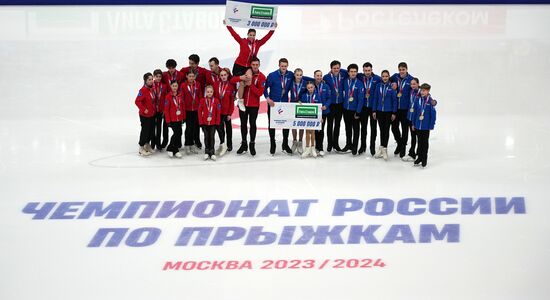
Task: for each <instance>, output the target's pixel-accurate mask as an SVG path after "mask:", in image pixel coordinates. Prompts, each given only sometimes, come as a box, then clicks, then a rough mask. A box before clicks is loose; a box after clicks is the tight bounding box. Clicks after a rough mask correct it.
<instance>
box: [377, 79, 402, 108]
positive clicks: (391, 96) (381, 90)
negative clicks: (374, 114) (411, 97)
mask: <svg viewBox="0 0 550 300" xmlns="http://www.w3.org/2000/svg"><path fill="white" fill-rule="evenodd" d="M384 95H385V96H384ZM371 96H374V99H373V103H374V104H373V109H372V110H373V111H383V112H393V113H395V112H397V92H396V91H395V90H393V89H392V88H391V83H389V82H388V83H386V84H384V83H383V82H380V83H379V84H378V85H377V86H376V90H374V95H371Z"/></svg>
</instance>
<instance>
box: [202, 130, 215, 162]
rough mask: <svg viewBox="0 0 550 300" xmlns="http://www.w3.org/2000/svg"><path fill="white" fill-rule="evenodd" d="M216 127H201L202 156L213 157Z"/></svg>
mask: <svg viewBox="0 0 550 300" xmlns="http://www.w3.org/2000/svg"><path fill="white" fill-rule="evenodd" d="M216 127H218V126H216V125H203V126H202V131H203V133H204V154H208V155H214V143H215V141H216V140H215V138H214V137H215V136H216Z"/></svg>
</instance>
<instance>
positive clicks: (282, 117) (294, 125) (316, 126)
mask: <svg viewBox="0 0 550 300" xmlns="http://www.w3.org/2000/svg"><path fill="white" fill-rule="evenodd" d="M322 120H323V119H322V110H321V104H299V103H289V102H275V106H273V107H271V112H270V119H269V127H270V128H274V129H312V130H321V124H322V123H321V122H322Z"/></svg>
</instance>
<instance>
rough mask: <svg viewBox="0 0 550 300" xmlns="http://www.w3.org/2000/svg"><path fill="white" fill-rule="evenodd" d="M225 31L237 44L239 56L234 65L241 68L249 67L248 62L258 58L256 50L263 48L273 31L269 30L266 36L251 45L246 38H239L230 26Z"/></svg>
mask: <svg viewBox="0 0 550 300" xmlns="http://www.w3.org/2000/svg"><path fill="white" fill-rule="evenodd" d="M227 30H229V32H230V33H231V35H232V36H233V38H234V39H235V41H237V43H239V47H240V51H239V56H238V57H237V59H236V60H235V63H236V64H238V65H241V66H243V67H250V60H251V59H252V57H254V56H258V50H260V47H261V46H263V45H264V44H265V43H266V42H267V41H268V40H269V39H270V38H271V36H272V35H273V33H274V32H275V31H274V30H270V31H269V33H268V34H266V36H265V37H264V38H262V39H259V40H257V39H256V40H254V42H253V43H250V41H249V40H248V39H247V38H241V37H240V36H239V34H238V33H237V32H235V30H234V29H233V27H231V26H227Z"/></svg>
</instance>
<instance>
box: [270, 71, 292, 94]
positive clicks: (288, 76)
mask: <svg viewBox="0 0 550 300" xmlns="http://www.w3.org/2000/svg"><path fill="white" fill-rule="evenodd" d="M292 82H294V74H293V73H292V72H290V71H287V72H286V73H285V74H284V75H282V74H281V71H280V70H277V71H275V72H271V73H269V75H267V79H266V81H265V88H264V97H266V98H268V97H269V98H271V100H273V101H275V102H288V91H289V90H290V87H291V86H292ZM283 86H284V91H283Z"/></svg>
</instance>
